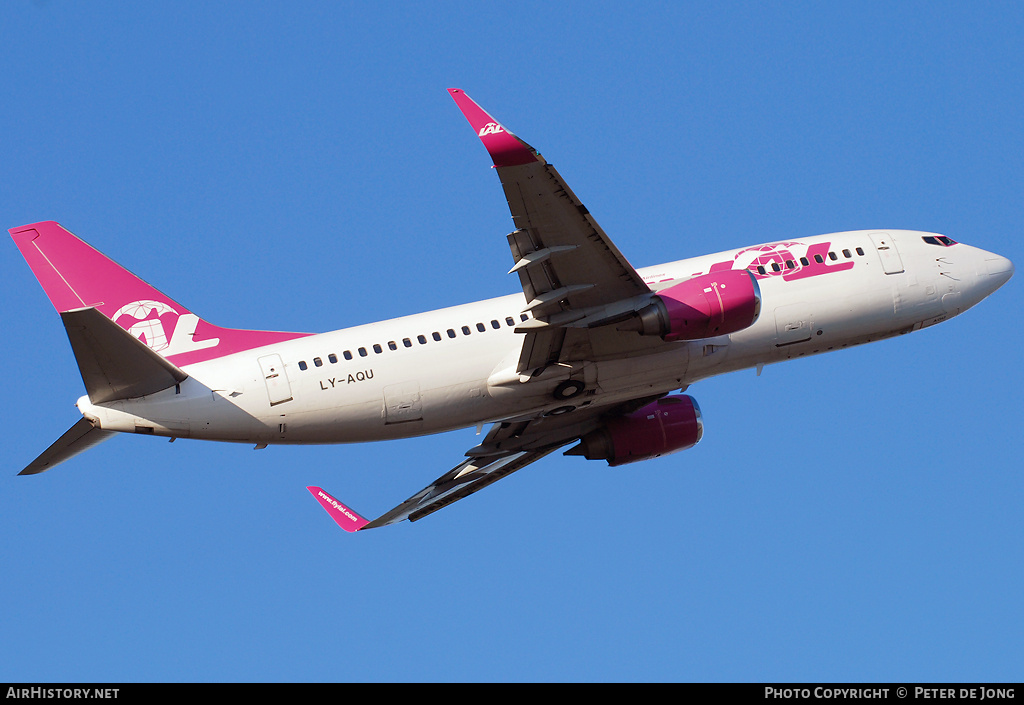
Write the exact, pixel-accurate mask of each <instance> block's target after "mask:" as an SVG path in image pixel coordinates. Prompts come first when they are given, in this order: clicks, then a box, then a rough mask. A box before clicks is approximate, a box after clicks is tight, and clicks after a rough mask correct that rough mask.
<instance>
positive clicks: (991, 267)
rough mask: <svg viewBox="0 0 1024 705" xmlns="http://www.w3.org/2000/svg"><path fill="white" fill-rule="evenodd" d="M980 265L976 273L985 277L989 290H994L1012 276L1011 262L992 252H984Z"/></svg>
mask: <svg viewBox="0 0 1024 705" xmlns="http://www.w3.org/2000/svg"><path fill="white" fill-rule="evenodd" d="M982 265H983V266H982V267H981V268H979V270H980V271H979V272H978V274H979V275H980V276H981V277H987V279H988V281H987V282H986V283H987V285H988V286H989V287H991V288H990V289H989V291H995V290H996V289H998V288H999V287H1001V286H1002V285H1003V284H1005V283H1006V282H1008V281H1009V280H1010V277H1012V276H1013V262H1011V261H1010V260H1008V259H1007V258H1005V257H1003V256H1001V255H997V254H995V253H994V252H986V253H985V255H984V261H983V262H982Z"/></svg>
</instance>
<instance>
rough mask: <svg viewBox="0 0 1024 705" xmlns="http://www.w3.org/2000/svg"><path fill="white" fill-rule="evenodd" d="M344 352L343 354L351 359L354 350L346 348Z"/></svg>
mask: <svg viewBox="0 0 1024 705" xmlns="http://www.w3.org/2000/svg"><path fill="white" fill-rule="evenodd" d="M342 354H343V355H344V356H345V359H346V360H351V359H352V351H351V350H346V351H345V352H344V353H342Z"/></svg>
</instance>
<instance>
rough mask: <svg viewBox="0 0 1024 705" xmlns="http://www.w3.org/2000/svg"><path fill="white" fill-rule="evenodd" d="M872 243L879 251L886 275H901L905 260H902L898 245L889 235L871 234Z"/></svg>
mask: <svg viewBox="0 0 1024 705" xmlns="http://www.w3.org/2000/svg"><path fill="white" fill-rule="evenodd" d="M869 237H870V238H871V242H873V243H874V245H875V250H877V251H878V257H879V259H881V260H882V270H883V271H884V272H885V273H886V274H899V273H900V272H902V271H903V260H902V259H901V258H900V253H899V250H897V249H896V243H895V242H893V239H892V238H891V237H890V236H889V233H871V235H870V236H869Z"/></svg>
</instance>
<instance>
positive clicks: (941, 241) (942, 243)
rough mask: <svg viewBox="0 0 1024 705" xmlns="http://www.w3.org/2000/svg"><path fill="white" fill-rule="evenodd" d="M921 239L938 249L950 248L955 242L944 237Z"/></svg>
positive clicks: (935, 236) (928, 236)
mask: <svg viewBox="0 0 1024 705" xmlns="http://www.w3.org/2000/svg"><path fill="white" fill-rule="evenodd" d="M921 239H922V240H924V241H925V242H927V243H928V244H929V245H938V246H939V247H950V246H951V245H955V244H956V241H955V240H953V239H951V238H948V237H946V236H945V235H926V236H924V237H923V238H921Z"/></svg>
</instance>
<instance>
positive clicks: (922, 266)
mask: <svg viewBox="0 0 1024 705" xmlns="http://www.w3.org/2000/svg"><path fill="white" fill-rule="evenodd" d="M930 235H931V234H929V233H920V232H914V231H893V230H888V231H857V232H847V233H837V234H832V235H821V236H817V237H812V238H805V239H801V240H799V241H794V242H777V243H770V244H768V245H761V246H755V247H751V248H744V249H740V250H734V251H729V252H723V253H719V254H713V255H706V256H702V257H695V258H693V259H687V260H680V261H677V262H672V263H669V264H664V265H659V266H655V267H648V268H646V269H641V270H639V273H640V274H641V276H642V277H643V278H644V281H645V282H647V283H648V285H649V286H650V287H651V288H652V289H653V290H655V291H657V290H659V289H662V288H665V287H668V286H671V285H673V284H675V283H678V282H679V281H681V280H685V279H688V278H690V277H692V276H694V275H696V274H703V273H707V272H709V271H712V270H717V269H721V268H736V269H749V270H750V271H751V272H753V273H754V274H755V276H756V277H757V279H758V282H759V285H760V288H761V301H762V303H761V313H760V316H759V318H758V319H757V321H756V322H755V323H754V324H753V325H752V326H750V327H749V328H746V329H744V330H742V331H739V332H737V333H733V334H731V335H726V336H720V337H718V338H710V339H705V340H699V341H692V342H677V343H662V344H660V345H658V346H652V347H650V348H648V350H653V352H644V353H643V354H639V353H638V354H635V355H633V356H628V357H622V356H616V357H615V358H614V359H607V360H600V359H598V360H591V361H587V362H586V363H582V364H579V363H577V364H575V365H574V366H573V367H572V368H569V367H559V366H553V367H551V368H548V369H547V370H545V371H544V372H543V373H542V374H540V375H539V376H534V377H532V378H527V377H525V376H524V377H520V376H519V375H517V374H516V373H515V369H516V364H517V362H518V360H519V356H520V351H521V348H522V342H523V335H522V334H521V333H516V332H515V331H514V327H515V325H517V324H519V323H520V322H521V320H522V319H521V311H522V310H523V308H524V306H525V300H524V296H523V294H522V293H519V294H515V295H511V296H505V297H501V298H496V299H489V300H486V301H479V302H476V303H471V304H466V305H463V306H455V307H452V308H446V309H441V310H437V311H430V312H428V313H421V314H416V315H412V316H406V317H403V318H396V319H392V320H388V321H382V322H380V323H372V324H368V325H362V326H357V327H355V328H347V329H343V330H338V331H334V332H331V333H323V334H320V335H314V336H308V337H302V338H297V339H294V340H290V341H287V342H282V343H278V344H275V345H272V346H267V347H262V348H257V349H254V350H248V351H245V352H241V353H236V354H233V355H229V356H226V357H221V358H217V359H214V360H210V361H207V362H201V363H197V364H193V365H189V366H187V367H185V368H183V369H184V371H185V372H187V373H188V374H189V378H188V379H187V380H185V381H184V382H183V383H182V384H181V385H179V386H178V387H177V388H171V389H167V390H164V391H163V392H160V393H157V394H153V395H151V396H147V397H141V398H138V399H129V400H122V401H116V402H111V403H106V404H98V405H94V404H92V403H90V402H89V399H88V397H82V399H80V400H79V402H78V406H79V409H80V410H81V411H82V413H83V414H84V415H85V416H86V417H87V418H90V419H91V420H93V421H94V422H98V425H99V426H100V427H101V428H102V429H105V430H112V431H128V432H140V433H152V434H155V435H161V436H171V437H191V438H200V439H207V440H220V441H239V442H252V443H256V444H269V443H350V442H361V441H371V440H382V439H392V438H400V437H408V436H416V435H422V434H428V433H437V432H441V431H447V430H452V429H456V428H463V427H466V426H474V425H481V424H484V423H488V422H492V421H496V420H500V419H507V418H510V417H513V416H517V415H521V414H529V413H539V412H544V411H550V410H554V409H559V407H565V406H566V405H567V402H565V401H557V400H555V399H554V398H553V397H552V395H551V391H552V389H553V387H554V385H555V384H557V383H558V382H559V381H561V380H564V379H566V378H567V377H568V376H569V375H570V374H572V375H574V377H578V378H580V379H582V380H585V381H586V385H587V386H586V389H587V392H586V394H584V395H582V396H581V397H579V398H577V399H574V400H573V401H571V402H568V405H576V406H580V405H586V404H589V403H594V402H595V401H598V400H599V401H600V402H601V403H602V404H604V403H612V402H614V401H616V400H618V399H620V398H621V400H623V401H625V400H629V399H635V398H638V397H641V396H645V395H649V394H650V395H657V394H662V393H666V392H669V391H672V390H674V389H679V388H685V387H687V386H688V385H690V384H692V383H693V382H695V381H697V380H699V379H702V378H705V377H709V376H712V375H717V374H721V373H724V372H730V371H733V370H738V369H743V368H749V367H754V366H758V365H763V364H769V363H773V362H778V361H780V360H785V359H790V358H794V357H801V356H804V355H812V354H816V353H822V352H827V351H829V350H837V349H840V348H844V347H848V346H851V345H858V344H861V343H866V342H870V341H873V340H878V339H881V338H885V337H889V336H893V335H896V334H900V333H906V332H910V331H912V330H916V329H918V328H922V327H925V326H928V325H932V324H934V323H938V322H940V321H942V320H945V319H946V318H949V317H951V316H954V315H956V314H958V313H960V312H961V311H963V310H966V309H967V308H969V307H971V306H973V305H974V304H976V303H978V302H979V301H980V300H981V299H983V298H984V297H985V296H987V295H988V294H990V293H991V292H992V291H994V290H995V289H996V288H998V287H999V286H1000V285H1001V284H1002V283H1003V282H1005V281H1006V279H1007V278H1009V276H1010V274H1011V273H1012V265H1010V264H1009V261H1008V260H1005V259H1004V258H1002V257H999V256H998V255H994V254H991V253H988V252H985V251H984V250H980V249H977V248H974V247H970V246H968V245H964V244H953V245H951V246H945V245H943V244H941V243H940V244H929V243H928V242H926V241H925V239H924V238H925V237H929V236H930ZM815 255H817V258H816V257H815ZM818 258H820V259H821V260H822V261H821V262H818V261H817V259H818ZM773 264H774V265H775V266H777V267H778V271H775V267H773ZM758 266H760V267H762V268H763V269H761V270H759V269H758V268H757V267H758ZM611 327H612V328H614V326H611ZM614 335H618V336H638V334H637V333H626V332H621V333H614ZM275 356H277V357H275ZM559 410H567V409H559Z"/></svg>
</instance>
